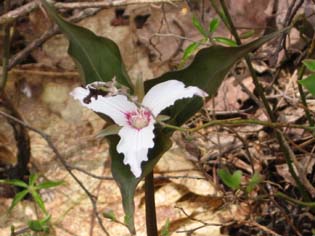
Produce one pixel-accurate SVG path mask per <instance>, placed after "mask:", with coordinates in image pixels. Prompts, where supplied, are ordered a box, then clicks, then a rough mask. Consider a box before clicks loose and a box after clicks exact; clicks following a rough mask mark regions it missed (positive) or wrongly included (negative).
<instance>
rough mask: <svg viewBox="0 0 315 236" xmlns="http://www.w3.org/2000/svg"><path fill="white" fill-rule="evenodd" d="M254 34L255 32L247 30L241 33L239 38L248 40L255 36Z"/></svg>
mask: <svg viewBox="0 0 315 236" xmlns="http://www.w3.org/2000/svg"><path fill="white" fill-rule="evenodd" d="M255 32H256V31H255V30H248V31H246V32H244V33H242V34H241V35H240V38H241V39H248V38H250V37H252V36H253V35H254V34H255Z"/></svg>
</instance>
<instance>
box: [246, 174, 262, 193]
mask: <svg viewBox="0 0 315 236" xmlns="http://www.w3.org/2000/svg"><path fill="white" fill-rule="evenodd" d="M261 181H262V177H261V175H260V174H259V173H258V172H255V173H254V175H253V176H252V177H251V178H250V180H249V183H248V185H247V187H246V192H247V193H250V192H251V191H253V190H254V189H255V187H256V186H257V185H258V184H260V183H261Z"/></svg>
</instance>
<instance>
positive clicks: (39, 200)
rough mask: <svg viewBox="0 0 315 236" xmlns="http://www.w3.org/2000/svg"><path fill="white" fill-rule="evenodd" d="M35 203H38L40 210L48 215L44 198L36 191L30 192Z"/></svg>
mask: <svg viewBox="0 0 315 236" xmlns="http://www.w3.org/2000/svg"><path fill="white" fill-rule="evenodd" d="M30 193H31V195H32V197H33V199H34V201H35V202H36V204H37V205H38V206H39V208H40V209H41V210H42V211H43V212H44V213H45V214H47V211H46V207H45V203H44V201H43V199H42V197H41V196H40V195H39V194H38V192H36V191H31V192H30Z"/></svg>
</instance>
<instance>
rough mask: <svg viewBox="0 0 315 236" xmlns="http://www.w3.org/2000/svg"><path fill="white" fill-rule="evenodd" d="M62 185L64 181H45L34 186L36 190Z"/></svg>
mask: <svg viewBox="0 0 315 236" xmlns="http://www.w3.org/2000/svg"><path fill="white" fill-rule="evenodd" d="M62 184H64V181H45V182H43V183H40V184H38V185H37V186H36V189H46V188H53V187H56V186H59V185H62Z"/></svg>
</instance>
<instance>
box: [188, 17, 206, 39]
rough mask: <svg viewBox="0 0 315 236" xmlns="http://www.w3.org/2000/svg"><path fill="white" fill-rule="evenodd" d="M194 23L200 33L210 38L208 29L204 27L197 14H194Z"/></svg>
mask: <svg viewBox="0 0 315 236" xmlns="http://www.w3.org/2000/svg"><path fill="white" fill-rule="evenodd" d="M192 23H193V25H194V26H195V28H196V29H197V30H198V31H199V33H200V34H202V35H203V36H204V37H205V38H208V34H207V32H206V30H205V29H204V28H203V26H202V24H201V22H200V21H199V20H198V19H197V18H196V17H195V16H193V18H192Z"/></svg>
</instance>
